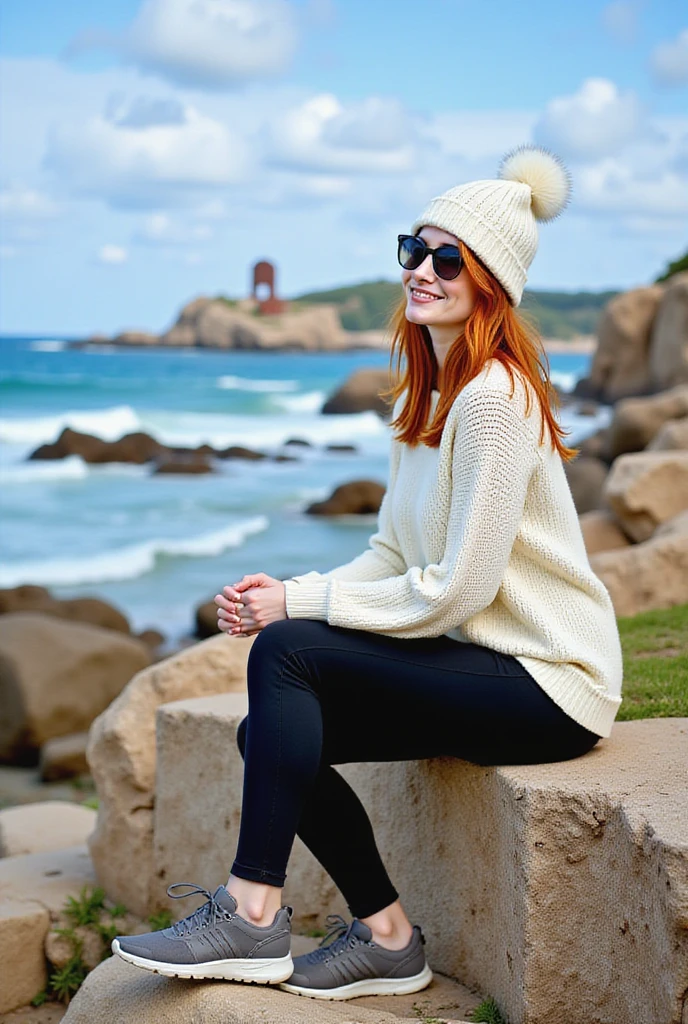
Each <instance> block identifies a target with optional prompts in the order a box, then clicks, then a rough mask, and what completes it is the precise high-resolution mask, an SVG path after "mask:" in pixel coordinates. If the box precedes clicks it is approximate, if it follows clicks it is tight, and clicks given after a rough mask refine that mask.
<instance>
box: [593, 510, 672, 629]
mask: <svg viewBox="0 0 688 1024" xmlns="http://www.w3.org/2000/svg"><path fill="white" fill-rule="evenodd" d="M664 525H666V524H664ZM660 530H661V527H660ZM657 533H658V534H659V536H655V537H652V538H651V539H650V540H646V541H644V542H643V543H641V544H632V545H631V546H630V547H628V548H624V549H622V550H619V551H602V552H600V553H599V554H595V555H593V556H592V557H591V559H590V565H591V567H592V570H593V572H594V573H595V574H596V575H597V576H599V578H600V579H601V580H602V582H603V583H604V585H605V587H606V588H607V590H608V591H609V595H610V597H611V599H612V603H613V605H614V611H615V612H616V614H617V615H638V614H640V612H647V611H654V610H655V609H658V608H673V607H675V606H676V605H679V604H686V603H688V523H686V522H685V521H683V522H682V523H680V524H676V525H675V526H674V528H673V529H671V530H670V531H668V532H667V533H666V534H661V533H660V531H659V530H658V531H657Z"/></svg>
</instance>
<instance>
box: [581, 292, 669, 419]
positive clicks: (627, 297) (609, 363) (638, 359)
mask: <svg viewBox="0 0 688 1024" xmlns="http://www.w3.org/2000/svg"><path fill="white" fill-rule="evenodd" d="M663 296H664V287H663V286H662V285H659V284H655V285H651V286H650V287H649V288H634V289H632V290H631V291H628V292H623V293H622V294H621V295H617V296H615V297H614V298H613V299H612V300H611V301H610V302H608V303H607V305H606V306H605V308H604V310H603V312H602V316H601V317H600V322H599V326H598V331H597V334H598V339H599V341H598V345H597V349H596V351H595V355H594V357H593V361H592V367H591V369H590V375H589V377H587V378H583V380H582V381H579V382H578V383H577V385H576V387H575V389H574V393H575V394H576V395H579V396H580V397H582V398H594V399H596V400H597V401H599V402H605V403H613V402H616V401H617V400H618V399H620V398H626V397H627V396H629V395H642V394H646V393H647V392H648V391H650V390H653V389H652V388H651V383H650V369H649V365H648V359H649V348H650V337H651V333H652V325H653V321H654V318H655V314H656V313H657V310H658V308H659V304H660V302H661V301H662V298H663Z"/></svg>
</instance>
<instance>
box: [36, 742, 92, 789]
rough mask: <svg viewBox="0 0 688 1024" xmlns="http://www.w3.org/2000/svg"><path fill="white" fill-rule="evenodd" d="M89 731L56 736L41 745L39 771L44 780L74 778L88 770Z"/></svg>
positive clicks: (53, 780) (52, 780)
mask: <svg viewBox="0 0 688 1024" xmlns="http://www.w3.org/2000/svg"><path fill="white" fill-rule="evenodd" d="M87 743H88V733H87V732H71V733H68V734H67V735H66V736H56V737H55V738H54V739H52V740H48V742H47V743H44V744H43V746H42V747H41V757H40V762H39V772H40V776H41V780H42V781H43V782H58V781H59V780H61V779H73V778H74V777H75V776H77V775H85V774H87V772H88V761H87V760H86V744H87Z"/></svg>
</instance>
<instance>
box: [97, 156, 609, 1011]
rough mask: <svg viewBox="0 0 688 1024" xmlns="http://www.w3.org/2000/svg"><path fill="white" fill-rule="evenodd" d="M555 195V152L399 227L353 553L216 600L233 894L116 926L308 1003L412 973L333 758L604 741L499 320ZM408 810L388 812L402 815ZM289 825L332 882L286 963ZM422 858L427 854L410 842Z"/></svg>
mask: <svg viewBox="0 0 688 1024" xmlns="http://www.w3.org/2000/svg"><path fill="white" fill-rule="evenodd" d="M569 196H570V181H569V176H568V172H567V171H566V169H565V168H564V167H563V165H562V164H561V162H560V161H559V160H558V158H557V157H555V156H554V155H553V154H551V153H549V152H548V151H547V150H544V149H541V148H538V147H529V146H522V147H519V148H518V149H516V150H514V151H512V152H511V153H510V154H508V155H507V156H506V157H505V158H504V160H503V162H502V166H501V169H500V176H499V178H498V179H497V180H488V181H477V182H470V183H468V184H465V185H461V186H458V187H456V188H453V189H450V190H449V191H448V192H447V193H445V194H444V195H442V196H440V197H438V198H436V199H434V200H432V202H431V203H430V205H429V206H428V208H427V209H426V210H425V212H424V213H423V214H422V215H421V216H420V218H419V219H418V220H417V221H416V223H415V224H414V226H413V229H412V234H411V235H402V236H400V237H399V261H400V263H401V265H402V267H403V271H402V275H401V276H402V283H403V286H404V301H403V304H402V306H401V307H400V309H399V311H398V313H397V315H396V319H395V321H394V329H395V335H394V345H393V350H392V352H393V354H394V352H395V351H396V354H397V371H399V369H400V365H401V358H402V356H403V357H404V358H405V360H406V368H405V371H404V374H403V375H401V376H400V379H399V383H398V384H397V386H396V387H394V388H392V389H391V391H390V392H389V394H390V395H392V396H393V397H394V398H395V399H396V401H395V404H394V416H393V419H392V426H393V427H394V428H395V431H396V433H395V436H394V437H393V439H392V442H391V457H390V472H389V485H388V488H387V492H386V494H385V497H384V499H383V502H382V505H381V508H380V513H379V518H378V529H377V532H376V533H375V534H374V535H373V536H372V537H371V538H370V541H369V547H368V549H367V550H366V551H365V552H363V553H362V554H361V555H359V556H358V557H357V558H355V559H354V560H353V561H351V562H349V563H348V564H346V565H342V566H339V567H338V568H335V569H333V570H331V571H330V572H328V573H318V572H310V573H306V574H305V575H303V576H296V577H294V578H293V579H290V580H285V581H284V582H282V581H279V580H276V579H273V578H271V577H269V576H267V575H265V574H264V573H258V574H256V575H249V576H245V577H244V578H243V579H242V580H240V581H239V582H238V583H236V584H235V585H234V586H228V587H225V588H224V592H223V594H221V595H218V596H217V597H216V599H215V600H216V603H217V604H218V616H219V624H220V628H221V629H222V630H224V631H225V632H226V633H227V634H228V635H229V636H249V635H251V634H253V633H256V632H257V633H258V636H257V638H256V640H255V642H254V644H253V646H252V648H251V652H250V656H249V661H248V692H249V714H248V717H247V718H245V719H244V720H243V721H242V722H241V725H240V728H239V732H238V737H237V739H238V743H239V747H240V750H241V753H242V755H243V757H244V761H245V768H244V790H243V808H242V818H241V829H240V835H239V841H238V848H237V851H236V857H235V860H234V863H233V865H232V870H231V874H230V876H229V880H228V882H227V885H226V887H225V886H220V887H219V888H218V889H217V890H216V891H215V893H213V894H211V893H210V892H208V891H206V890H203V889H199V888H198V887H192V888H193V889H194V890H195V891H197V892H202V893H204V894H205V896H206V897H207V900H206V902H205V903H204V904H203V906H202V907H201V908H200V909H199V910H198V911H196V912H195V913H194V914H191V915H190V916H189V917H188V918H185V919H184V920H183V921H182V922H180V923H179V924H177V925H174V926H172V928H169V929H166V930H165V931H162V932H159V933H151V934H150V935H145V936H138V937H135V938H129V939H124V938H120V939H118V940H115V944H114V948H115V949H116V951H117V952H119V953H120V954H121V955H123V956H124V957H125V958H126V959H128V960H130V961H131V962H133V963H136V964H138V965H139V966H142V967H147V968H149V969H151V970H158V971H160V972H161V973H168V974H179V975H181V976H184V977H225V978H230V979H234V980H256V981H264V982H265V981H272V982H278V983H279V982H281V983H282V984H281V987H282V988H283V989H286V990H287V991H289V992H296V993H300V994H303V995H309V996H313V997H316V998H318V997H319V998H324V999H348V998H351V997H352V996H357V995H364V994H365V995H369V994H378V993H380V994H402V993H408V992H415V991H417V990H419V989H422V988H424V987H425V986H427V985H428V984H429V982H430V980H431V978H432V972H431V970H430V968H429V966H428V964H427V963H426V960H425V954H424V950H423V945H424V938H423V935H422V932H421V929H420V926H419V925H417V924H415V925H412V924H411V922H410V921H409V919H408V918H407V916H406V914H405V912H404V910H403V908H402V906H401V903H400V901H399V896H398V893H397V890H396V889H395V888H394V885H393V883H392V881H391V880H390V878H389V876H388V874H387V872H386V870H385V867H384V865H383V863H382V860H381V858H380V855H379V853H378V850H377V848H376V845H375V839H374V836H373V832H372V828H371V824H370V821H369V819H368V817H367V815H366V812H365V810H364V808H363V806H362V804H361V803H360V801H359V800H358V798H357V796H356V795H355V793H354V792H353V790H352V789H351V787H350V786H349V785H348V784H347V783H346V782H345V780H344V779H343V778H342V776H341V775H340V774H339V773H338V772H337V771H335V769H334V768H333V767H332V765H335V764H342V763H345V762H352V761H395V760H406V759H417V758H429V757H434V756H438V755H450V756H455V757H458V758H464V759H466V760H469V761H473V762H474V763H477V764H481V765H495V764H516V763H520V764H525V763H538V762H546V761H559V760H566V759H569V758H574V757H579V756H580V755H582V754H585V753H586V752H587V751H589V750H590V749H591V748H592V747H593V746H594V745H595V744H596V743H597V742H598V740H599V739H600V737H604V736H609V734H610V731H611V727H612V722H613V720H614V718H615V715H616V712H617V710H618V706H619V704H620V702H621V697H620V692H621V679H622V658H621V647H620V642H619V635H618V631H617V626H616V618H615V615H614V611H613V608H612V604H611V601H610V598H609V594H608V592H607V590H606V589H605V587H604V586H603V584H602V582H601V581H600V580H599V579H598V578H597V577H596V576H595V575H594V573H593V572H592V570H591V568H590V565H589V562H588V559H587V556H586V551H585V546H584V543H583V538H582V534H581V530H580V526H579V522H578V517H577V514H576V510H575V507H574V504H573V499H572V496H571V492H570V490H569V487H568V484H567V481H566V476H565V474H564V469H563V461H567V460H569V459H570V458H572V457H573V456H574V455H575V454H576V451H575V450H574V449H571V448H567V447H566V446H565V445H564V444H563V443H562V440H561V437H562V435H563V433H564V431H563V430H562V429H561V428H560V427H559V425H558V424H557V422H556V421H555V419H554V417H553V415H552V412H551V408H550V406H551V404H555V405H556V402H557V398H556V393H555V392H554V390H553V388H552V386H551V384H550V381H549V379H548V376H547V371H546V370H545V368H544V366H543V365H542V363H541V362H540V359H539V354H541V352H542V350H541V348H540V345H539V341H538V340H537V338H536V336H535V335H534V333H533V332H531V331H529V330H528V329H527V328H526V326H525V324H524V323H523V322H522V321H521V320H520V319H519V318H518V316H517V314H516V313H515V307H516V306H518V304H519V303H520V300H521V294H522V291H523V286H524V284H525V280H526V271H527V268H528V267H529V265H530V263H531V261H532V259H533V256H534V255H535V250H536V247H537V228H536V221H537V220H542V221H546V220H551V219H552V218H553V217H556V216H557V215H558V214H559V213H560V212H561V210H562V209H563V208H564V207H565V205H566V204H567V202H568V200H569ZM400 811H403V808H400ZM296 834H298V835H299V836H300V837H301V839H302V840H303V841H304V842H305V843H306V845H307V846H308V847H309V848H310V849H311V850H312V852H313V853H314V854H315V856H316V857H317V858H318V860H319V861H320V863H321V864H322V865H323V866H324V867H325V868H326V870H327V871H328V872H329V874H330V875H331V876H332V878H333V879H334V881H335V882H336V884H337V886H338V887H339V889H340V890H341V892H342V893H343V895H344V897H345V899H346V902H347V904H348V906H349V909H350V911H351V913H352V915H353V920H352V921H351V922H350V923H348V924H347V922H346V921H345V920H344V919H343V918H341V917H339V916H338V915H337V916H336V917H335V918H334V922H333V923H334V928H333V930H332V932H331V934H330V935H328V936H327V937H326V938H325V940H324V941H323V943H322V944H321V946H320V947H319V948H318V949H316V950H314V951H313V952H312V953H309V954H306V955H304V956H300V957H296V958H295V960H294V961H293V962H292V960H291V958H290V955H289V933H290V919H291V914H292V909H291V908H290V907H282V906H281V887H282V886H283V884H284V880H285V876H286V866H287V861H288V858H289V854H290V851H291V848H292V844H293V841H294V836H295V835H296ZM418 854H419V856H422V851H421V850H419V851H418Z"/></svg>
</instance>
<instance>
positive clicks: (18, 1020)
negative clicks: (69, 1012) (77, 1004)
mask: <svg viewBox="0 0 688 1024" xmlns="http://www.w3.org/2000/svg"><path fill="white" fill-rule="evenodd" d="M65 1013H66V1007H65V1005H64V1003H55V1002H52V1001H51V1002H49V1003H43V1004H42V1005H41V1006H31V1005H29V1006H20V1007H19V1008H18V1009H16V1010H12V1012H11V1013H5V1014H3V1015H2V1017H0V1021H1V1022H2V1024H61V1021H62V1020H63V1019H64V1015H65Z"/></svg>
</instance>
